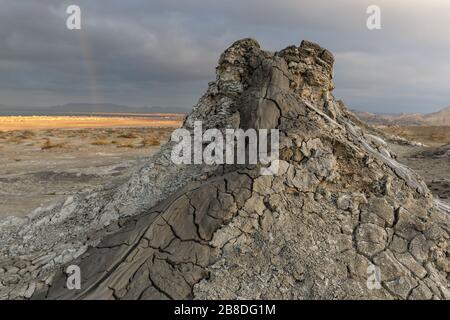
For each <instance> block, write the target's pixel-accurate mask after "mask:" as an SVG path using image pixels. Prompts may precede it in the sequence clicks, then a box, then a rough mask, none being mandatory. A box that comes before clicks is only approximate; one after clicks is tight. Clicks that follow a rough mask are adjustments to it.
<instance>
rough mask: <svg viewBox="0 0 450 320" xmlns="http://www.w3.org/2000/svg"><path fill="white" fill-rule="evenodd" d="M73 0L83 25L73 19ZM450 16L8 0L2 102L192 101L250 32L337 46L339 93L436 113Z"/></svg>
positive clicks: (404, 5)
mask: <svg viewBox="0 0 450 320" xmlns="http://www.w3.org/2000/svg"><path fill="white" fill-rule="evenodd" d="M73 4H75V5H78V6H80V8H81V30H68V29H67V27H66V19H67V18H68V14H67V13H66V9H67V7H68V6H69V5H73ZM371 4H374V5H378V6H379V7H380V9H381V29H380V30H369V29H368V28H367V26H366V20H367V18H368V16H369V15H368V14H367V13H366V9H367V7H368V6H369V5H371ZM449 15H450V0H427V1H423V0H395V1H392V0H370V1H366V0H339V1H336V0H276V1H275V0H226V1H225V0H223V1H214V0H178V1H175V0H151V1H148V0H127V1H123V0H108V1H100V0H77V1H76V0H70V1H64V0H63V1H61V0H20V1H14V0H0V46H1V47H0V104H1V105H12V106H52V105H60V104H65V103H69V102H80V103H81V102H84V103H116V104H123V105H129V106H160V107H182V108H186V109H190V108H192V106H193V105H194V104H195V103H196V102H197V100H198V99H199V97H200V96H201V94H202V93H203V92H204V91H205V90H206V88H207V84H208V82H209V81H212V80H214V78H215V66H216V64H217V60H218V57H219V55H220V53H221V52H222V51H224V50H225V49H226V48H227V47H228V46H229V45H231V44H232V43H233V42H234V41H235V40H238V39H241V38H246V37H251V38H255V39H257V40H258V42H259V43H260V44H261V46H262V47H263V48H264V49H267V50H271V51H275V50H281V49H282V48H284V47H286V46H288V45H292V44H295V45H299V44H300V42H301V40H303V39H307V40H310V41H313V42H316V43H319V44H320V45H321V46H323V47H325V48H327V49H329V50H330V51H332V52H333V54H334V56H335V59H336V62H335V70H334V79H335V83H336V89H335V91H334V95H335V96H336V98H338V99H342V100H343V101H344V102H345V103H346V104H347V105H348V106H349V107H351V108H353V109H357V110H365V111H372V112H380V113H399V112H423V113H427V112H433V111H436V110H439V109H441V108H444V107H446V106H448V105H450V32H449V30H450V19H449V18H448V17H449Z"/></svg>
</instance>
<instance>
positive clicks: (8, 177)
mask: <svg viewBox="0 0 450 320" xmlns="http://www.w3.org/2000/svg"><path fill="white" fill-rule="evenodd" d="M181 122H182V118H181V117H180V116H174V117H171V116H167V117H159V118H157V119H150V118H127V117H0V161H1V163H2V166H0V218H1V217H5V216H11V215H14V216H23V215H26V214H28V213H30V212H31V211H32V210H33V209H35V208H37V207H39V206H41V205H45V204H46V203H49V202H51V201H53V200H55V199H59V198H65V197H67V196H68V195H71V194H75V193H77V192H81V191H87V192H88V191H89V190H95V188H96V187H99V186H101V185H111V186H112V185H116V184H118V183H121V182H122V181H126V179H127V178H128V177H129V176H130V174H131V172H132V170H133V169H134V168H136V167H138V166H139V165H140V164H143V163H144V162H145V161H146V159H147V158H148V157H149V156H150V155H152V154H153V153H154V152H156V151H157V150H158V149H159V146H160V144H162V143H164V142H165V141H167V140H168V139H169V137H170V133H171V132H172V130H173V129H174V128H176V127H179V126H180V125H181ZM381 129H382V130H384V131H386V132H389V133H391V134H395V135H399V136H402V137H404V138H406V139H408V140H414V141H418V142H421V143H424V144H426V145H427V146H423V147H420V146H415V147H413V146H407V145H398V144H391V145H390V147H391V149H392V150H393V151H394V152H395V153H396V154H397V156H398V159H399V160H400V162H402V163H404V164H406V165H408V166H409V167H411V168H412V169H414V170H415V171H417V172H418V173H419V174H420V175H421V176H422V177H423V178H424V180H425V181H426V182H427V184H428V186H429V187H430V189H431V190H432V192H433V193H435V194H436V195H437V196H439V197H440V198H442V199H450V155H449V154H446V153H445V152H443V153H442V152H441V155H436V152H437V151H438V150H439V147H441V146H443V145H445V144H448V143H450V127H424V126H402V127H400V126H391V127H383V128H381Z"/></svg>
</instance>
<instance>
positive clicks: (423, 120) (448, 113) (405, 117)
mask: <svg viewBox="0 0 450 320" xmlns="http://www.w3.org/2000/svg"><path fill="white" fill-rule="evenodd" d="M352 111H353V113H355V114H356V116H358V118H360V119H361V120H362V121H364V122H367V123H369V124H373V125H402V126H415V125H417V126H421V125H428V126H450V107H447V108H445V109H442V110H440V111H437V112H433V113H428V114H422V113H400V114H376V113H371V112H364V111H356V110H352Z"/></svg>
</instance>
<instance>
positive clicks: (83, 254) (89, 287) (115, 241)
mask: <svg viewBox="0 0 450 320" xmlns="http://www.w3.org/2000/svg"><path fill="white" fill-rule="evenodd" d="M333 63H334V58H333V55H332V54H331V53H330V52H329V51H327V50H325V49H323V48H321V47H320V46H318V45H316V44H314V43H311V42H307V41H303V42H302V43H301V45H300V46H298V47H297V46H290V47H287V48H285V49H283V50H281V51H279V52H275V53H272V52H267V51H264V50H262V49H261V48H260V46H259V44H258V43H257V42H256V41H255V40H252V39H244V40H240V41H238V42H236V43H234V44H233V45H232V46H231V47H230V48H228V49H227V50H226V51H225V52H224V53H223V54H222V55H221V57H220V60H219V63H218V67H217V79H216V81H214V82H212V83H210V84H209V87H208V90H207V92H206V93H205V94H204V95H203V96H202V97H201V98H200V100H199V102H198V104H197V105H196V106H195V107H194V109H193V111H192V113H191V114H190V115H189V116H188V117H187V119H186V120H185V123H184V125H183V126H184V128H186V129H188V130H191V129H192V128H193V124H194V121H197V120H198V121H202V123H203V128H204V129H208V128H218V129H220V130H224V129H225V128H243V129H247V128H255V129H272V128H277V129H279V131H280V149H281V150H280V160H279V170H278V172H277V173H276V174H275V175H273V176H263V175H261V174H260V167H259V166H252V165H240V166H233V165H224V166H222V165H220V166H207V165H180V166H175V165H174V164H173V163H172V162H171V160H170V154H171V147H172V146H173V142H169V143H167V144H166V145H164V146H163V147H162V148H161V150H160V151H159V152H158V153H157V154H155V155H154V156H153V157H152V159H150V160H149V162H148V163H147V164H146V165H145V166H143V167H142V168H141V169H140V170H139V171H138V172H136V173H135V174H134V175H133V176H132V177H131V179H130V180H129V181H127V182H126V183H124V184H123V185H122V186H120V187H118V188H114V189H112V190H99V191H98V192H95V193H90V194H87V195H86V194H84V195H78V196H75V197H73V198H72V199H71V200H70V201H67V202H65V203H59V204H55V205H53V206H51V207H48V208H42V209H41V210H39V211H37V212H34V213H33V215H32V216H30V217H28V218H26V219H9V220H5V221H2V222H1V224H0V242H1V243H2V244H4V245H2V248H0V253H1V255H2V260H1V261H0V281H1V286H0V297H2V298H5V299H8V298H10V299H11V298H25V299H29V298H32V299H238V298H239V299H240V298H246V299H261V298H266V299H270V298H272V299H380V298H381V299H449V298H450V292H449V273H450V258H449V250H450V249H449V236H450V218H449V213H450V208H449V206H448V205H447V204H446V203H445V202H443V201H441V200H439V199H437V198H434V197H433V195H432V194H431V192H430V190H429V189H428V187H427V186H426V184H425V183H424V181H422V179H421V178H420V177H419V176H418V175H417V174H416V173H415V172H414V171H412V170H411V169H409V168H408V167H407V166H405V165H402V164H400V163H399V162H397V161H396V160H395V158H394V157H393V156H392V153H391V151H390V150H389V147H388V145H387V144H386V142H385V141H384V140H383V139H382V138H380V137H379V136H377V135H376V132H375V131H372V130H370V128H368V127H367V126H364V125H363V124H361V123H360V122H359V121H358V120H357V119H356V118H355V117H354V116H353V115H352V114H350V113H349V112H348V111H347V108H346V107H345V105H344V103H343V102H340V101H336V100H335V98H334V97H333V95H332V93H331V92H332V90H333V88H334V84H333V81H332V71H333V70H332V69H333ZM71 264H72V265H73V264H75V265H79V266H80V268H81V274H82V288H81V290H68V289H67V288H66V275H65V273H64V270H65V268H66V266H67V265H71ZM373 265H375V266H378V267H379V268H380V276H381V278H380V287H379V288H375V289H374V288H373V287H371V286H368V285H367V281H368V276H369V275H368V270H369V267H370V266H373Z"/></svg>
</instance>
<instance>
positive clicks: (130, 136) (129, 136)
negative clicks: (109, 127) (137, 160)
mask: <svg viewBox="0 0 450 320" xmlns="http://www.w3.org/2000/svg"><path fill="white" fill-rule="evenodd" d="M119 138H125V139H137V138H139V136H138V135H136V134H135V133H134V132H125V133H122V134H120V135H119Z"/></svg>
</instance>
